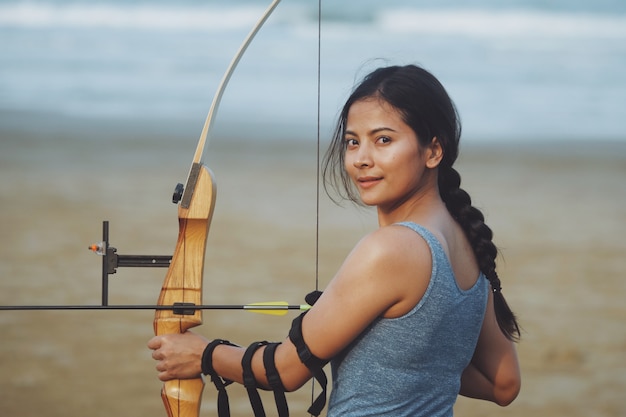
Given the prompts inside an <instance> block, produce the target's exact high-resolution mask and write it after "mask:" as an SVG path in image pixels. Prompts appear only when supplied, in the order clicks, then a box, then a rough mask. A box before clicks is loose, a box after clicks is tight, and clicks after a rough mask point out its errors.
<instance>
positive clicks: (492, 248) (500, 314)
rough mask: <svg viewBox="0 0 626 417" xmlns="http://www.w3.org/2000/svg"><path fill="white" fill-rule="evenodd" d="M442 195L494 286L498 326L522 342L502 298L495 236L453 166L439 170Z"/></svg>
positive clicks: (508, 335) (514, 320)
mask: <svg viewBox="0 0 626 417" xmlns="http://www.w3.org/2000/svg"><path fill="white" fill-rule="evenodd" d="M439 193H440V194H441V198H442V199H443V201H444V202H445V203H446V207H447V208H448V211H449V212H450V214H451V215H452V217H453V218H454V219H455V220H456V221H457V222H458V223H459V225H461V227H462V228H463V231H464V232H465V235H466V236H467V239H468V240H469V241H470V244H471V245H472V248H473V250H474V256H475V257H476V261H477V262H478V266H479V268H480V270H481V271H482V273H483V274H485V276H486V277H487V279H488V280H489V283H490V284H491V290H492V291H493V300H494V307H495V310H496V319H497V321H498V326H500V329H501V330H502V332H503V333H504V334H505V335H506V336H507V337H508V338H509V339H512V340H517V339H519V336H520V329H519V325H518V324H517V319H516V318H515V315H514V314H513V312H512V311H511V309H510V308H509V306H508V304H507V302H506V300H505V299H504V296H503V295H502V287H501V283H500V278H499V277H498V274H497V272H496V257H497V255H498V249H497V248H496V245H495V244H494V243H493V241H492V239H493V232H492V231H491V229H490V228H489V226H487V225H486V224H485V217H484V216H483V213H482V212H481V211H480V210H478V209H477V208H476V207H474V206H472V200H471V198H470V196H469V194H468V193H467V192H465V190H463V189H462V188H461V176H460V175H459V173H458V172H457V171H456V170H455V169H454V168H453V167H452V166H449V165H448V166H446V165H444V166H440V167H439Z"/></svg>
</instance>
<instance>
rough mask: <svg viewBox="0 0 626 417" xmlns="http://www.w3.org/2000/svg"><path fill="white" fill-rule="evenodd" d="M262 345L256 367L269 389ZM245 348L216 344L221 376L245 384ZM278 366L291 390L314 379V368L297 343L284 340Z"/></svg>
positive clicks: (214, 362)
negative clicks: (308, 365) (299, 352)
mask: <svg viewBox="0 0 626 417" xmlns="http://www.w3.org/2000/svg"><path fill="white" fill-rule="evenodd" d="M264 349H265V347H264V346H263V347H261V348H259V349H258V350H257V351H256V352H255V353H254V356H253V357H252V371H253V373H254V376H255V379H256V381H257V384H258V386H259V388H262V389H269V383H268V381H267V376H266V370H265V365H264V364H263V351H264ZM245 350H246V349H245V348H243V347H239V346H228V345H220V346H218V347H216V348H215V350H214V351H213V355H212V365H213V369H214V370H215V372H217V374H218V375H219V376H221V377H222V378H225V379H229V380H231V381H234V382H237V383H240V384H242V383H243V367H242V365H241V361H242V359H243V355H244V353H245ZM275 363H276V368H277V370H278V374H279V375H280V379H281V382H282V384H283V386H284V387H285V389H286V390H287V391H295V390H296V389H298V388H300V387H301V386H302V385H304V384H305V383H306V382H307V381H308V380H309V379H311V376H312V375H311V373H310V371H309V370H308V369H307V368H306V367H305V366H304V365H303V364H302V363H301V362H300V360H299V359H298V357H297V353H296V351H295V348H294V347H293V345H292V344H291V343H290V342H289V341H288V340H286V341H284V342H283V343H282V344H281V345H280V346H279V347H278V348H277V350H276V355H275Z"/></svg>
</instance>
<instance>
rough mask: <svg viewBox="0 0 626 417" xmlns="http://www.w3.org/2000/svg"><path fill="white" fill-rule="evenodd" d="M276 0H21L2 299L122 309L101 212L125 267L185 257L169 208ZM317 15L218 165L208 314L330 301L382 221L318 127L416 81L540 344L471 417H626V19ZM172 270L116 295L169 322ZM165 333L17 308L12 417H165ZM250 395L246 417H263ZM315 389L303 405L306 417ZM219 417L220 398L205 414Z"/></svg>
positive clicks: (257, 319)
mask: <svg viewBox="0 0 626 417" xmlns="http://www.w3.org/2000/svg"><path fill="white" fill-rule="evenodd" d="M268 4H269V1H261V0H248V1H245V0H228V1H226V0H220V1H215V0H205V1H190V0H183V1H171V0H154V1H129V0H118V1H115V0H98V1H72V0H42V1H4V0H0V210H1V212H0V213H1V216H0V230H1V231H2V233H0V305H18V304H98V303H99V302H100V281H99V279H100V271H101V269H100V268H101V266H100V258H98V257H96V256H95V255H93V254H91V253H89V252H88V251H87V249H86V248H87V245H89V244H91V243H94V242H96V241H98V240H99V239H100V237H101V229H102V225H101V222H102V220H109V221H110V222H111V226H110V229H111V238H110V242H111V245H113V246H115V247H117V248H118V253H120V254H150V255H167V254H171V252H172V250H173V247H174V244H175V242H176V234H177V222H176V207H175V206H174V205H173V204H171V203H170V196H171V192H172V190H173V188H174V185H175V184H176V183H177V182H184V180H185V178H186V175H187V171H188V167H189V165H188V164H189V163H190V160H191V158H192V156H193V151H194V150H195V145H196V142H197V140H198V137H199V134H200V131H201V129H202V125H203V123H204V118H205V117H206V113H207V111H208V109H209V106H210V104H211V100H212V98H213V95H214V93H215V91H216V88H217V86H218V84H219V81H220V79H221V77H222V75H223V73H224V71H225V70H226V68H227V66H228V64H229V62H230V60H231V58H232V57H233V55H234V54H235V52H236V50H237V49H238V47H239V45H240V43H241V42H242V40H243V39H244V37H245V36H246V35H247V33H248V31H249V30H250V28H251V27H252V26H253V25H254V23H255V22H256V21H257V19H258V18H259V17H260V15H261V14H262V13H263V10H264V9H265V8H266V7H267V5H268ZM318 16H319V8H318V4H317V2H316V1H310V0H283V1H282V3H281V4H280V5H279V6H278V8H277V9H276V10H275V12H274V14H273V15H272V16H271V17H270V19H269V20H268V22H267V23H266V25H265V26H264V27H263V28H262V29H261V31H260V32H259V34H258V35H257V37H256V38H255V40H254V41H253V42H252V44H251V45H250V47H249V49H248V52H247V53H246V54H245V55H244V56H243V58H242V60H241V62H240V64H239V66H238V67H237V69H236V70H235V73H234V75H233V77H232V79H231V81H230V84H229V86H228V88H227V89H226V92H225V95H224V98H223V101H222V106H221V108H220V111H219V112H218V116H217V119H216V122H215V125H214V130H213V131H212V132H211V134H210V139H211V140H210V143H209V144H208V145H207V147H206V150H205V155H204V159H205V161H206V162H207V164H208V165H209V166H210V167H211V169H212V170H213V171H214V172H215V175H216V181H217V184H218V190H219V191H218V199H217V206H216V211H215V215H214V218H213V224H212V227H211V232H210V234H209V240H208V244H207V261H206V267H205V294H204V296H205V300H204V301H205V302H206V303H220V304H221V303H249V302H254V301H272V300H286V301H289V302H291V303H295V304H298V303H300V302H302V299H303V296H304V294H306V293H307V292H309V291H310V290H312V289H314V288H315V287H316V286H319V287H320V288H322V289H323V287H324V286H325V285H326V284H327V283H328V281H329V280H330V279H331V278H332V275H333V273H334V271H336V269H337V268H338V267H339V265H340V264H341V261H342V259H343V258H344V257H345V255H346V254H347V253H348V251H349V250H350V249H351V248H352V246H353V245H354V244H355V242H356V241H357V240H358V239H359V238H360V237H361V236H363V234H365V233H367V232H368V231H370V230H373V229H374V228H375V227H376V218H375V214H374V213H372V212H371V211H368V210H362V209H356V208H354V207H352V206H350V205H345V207H338V206H335V205H333V204H332V203H331V202H329V201H328V199H327V198H326V196H325V195H324V193H323V190H321V191H320V190H319V188H318V184H317V171H316V165H317V161H318V157H317V154H318V144H317V140H316V138H317V137H318V126H319V137H320V148H321V151H322V152H323V149H324V145H325V143H326V141H327V139H328V137H329V135H330V133H331V131H332V129H333V123H334V119H335V117H336V114H337V112H338V110H339V108H340V107H341V105H342V104H343V101H344V100H345V98H346V97H347V95H348V94H349V92H350V90H351V87H352V86H353V85H354V84H355V82H356V81H358V79H360V78H361V77H362V76H363V75H365V74H367V73H368V72H369V71H370V70H372V69H374V68H376V67H378V66H381V65H390V64H407V63H416V64H419V65H422V66H424V67H425V68H427V69H429V70H430V71H432V72H433V73H434V74H435V75H436V76H437V77H438V78H439V79H440V80H441V82H442V83H443V84H444V85H445V86H446V88H447V89H448V91H449V93H450V95H451V96H452V98H453V99H454V100H455V102H456V104H457V107H458V109H459V112H460V114H461V118H462V121H463V129H464V130H463V132H464V133H463V139H462V152H461V157H460V160H459V171H460V172H461V174H462V176H463V187H464V188H465V189H466V190H467V191H468V192H469V193H470V194H471V196H472V199H473V201H474V204H475V205H476V206H478V207H479V208H480V209H481V210H483V211H484V213H485V215H486V218H487V222H488V224H489V225H490V226H491V227H492V228H493V230H494V231H495V240H496V244H497V245H498V246H499V247H500V249H501V252H502V257H501V258H500V260H499V264H498V265H499V266H498V268H499V271H500V272H499V274H500V276H501V277H502V278H503V284H504V291H505V294H506V296H507V299H508V300H509V302H510V304H511V305H512V306H513V309H514V310H515V311H516V313H517V314H518V315H519V317H520V320H521V322H522V325H523V327H524V334H523V339H522V343H520V345H519V351H520V359H521V363H522V372H523V375H524V386H523V390H522V393H521V394H520V397H519V398H518V400H517V401H516V402H515V403H514V404H513V405H511V406H510V407H509V408H506V409H500V408H499V407H497V406H495V405H492V404H486V403H482V402H477V401H468V400H465V399H461V400H460V401H459V404H458V405H457V410H456V411H457V414H458V415H464V416H495V415H498V416H500V415H507V416H526V415H529V413H538V414H539V415H546V416H548V415H549V416H568V417H571V416H575V417H576V416H581V417H582V416H585V417H587V416H600V417H603V416H606V417H618V416H620V417H621V416H624V415H626V400H625V399H624V396H623V392H624V390H625V389H626V365H625V364H624V360H623V358H624V354H625V353H626V321H625V318H626V306H625V304H624V302H623V300H624V297H625V295H626V280H624V279H623V276H624V271H625V270H626V243H625V242H626V241H625V240H624V239H623V236H624V235H626V183H625V182H624V178H626V121H625V120H626V3H625V2H623V1H619V0H612V1H610V0H558V1H557V0H555V1H549V2H546V1H539V0H528V1H523V0H517V1H504V0H500V1H498V0H439V1H436V0H428V1H421V0H420V1H415V0H386V1H384V2H382V1H377V0H343V1H340V2H332V1H323V2H322V5H321V37H319V36H318V34H319V32H318V29H319V22H320V20H319V19H318ZM318 45H319V46H320V49H319V59H318ZM318 78H319V84H318ZM318 86H319V88H318ZM318 103H319V109H320V113H319V125H318ZM318 191H319V193H318ZM318 197H319V199H320V200H319V201H320V202H319V210H318V209H317V208H316V205H317V204H316V203H317V199H318ZM164 275H165V272H164V271H163V270H158V269H157V270H150V269H145V270H136V269H135V270H128V269H127V270H119V271H118V273H117V274H116V275H114V276H112V277H111V284H110V285H111V288H110V302H111V303H112V304H134V303H137V304H152V303H154V302H155V300H156V298H157V296H158V292H159V290H160V283H161V282H162V280H163V277H164ZM152 316H153V313H152V312H149V311H145V312H124V311H116V312H113V311H103V312H73V311H66V312H63V311H57V312H51V311H47V312H16V311H0V330H1V331H2V338H1V340H2V341H1V342H0V414H2V415H13V416H19V417H21V416H25V417H26V416H28V417H30V416H41V417H56V416H78V415H84V414H85V413H89V415H91V416H95V417H98V416H105V415H106V416H110V415H133V416H149V415H150V416H154V415H165V412H164V411H163V407H162V405H161V401H160V399H159V398H158V397H159V395H158V391H159V389H160V383H159V382H158V381H157V380H156V374H155V372H154V370H153V367H154V364H153V361H152V360H151V359H150V352H149V351H148V350H147V348H145V344H146V342H147V340H148V339H149V338H150V337H151V335H152V326H151V321H152ZM293 317H294V314H289V315H287V316H284V317H269V316H260V315H253V314H249V313H243V312H228V311H227V312H210V313H209V312H207V313H205V324H204V325H203V326H202V328H200V329H199V330H198V331H199V332H201V333H202V334H204V335H206V336H207V337H210V338H215V337H222V338H228V339H230V340H233V341H236V342H239V343H241V344H247V343H249V342H251V341H253V340H261V339H269V340H280V339H281V338H283V337H284V336H285V335H286V333H287V330H288V328H289V325H290V322H291V320H292V319H293ZM232 390H233V392H232V394H231V395H232V398H233V406H232V407H233V415H234V416H245V415H250V406H249V404H248V403H247V399H246V397H245V393H244V392H243V391H242V390H238V389H237V388H236V387H233V388H232ZM310 396H311V395H310V390H309V389H303V390H302V392H299V393H295V394H292V395H291V398H290V407H291V409H292V415H305V410H306V408H307V404H309V403H310ZM264 398H265V400H266V409H267V411H268V414H270V415H273V414H272V413H274V409H273V406H272V399H271V397H264ZM215 410H216V409H215V390H214V388H212V386H211V385H208V386H207V388H206V389H205V396H204V401H203V409H202V412H203V413H202V415H215V414H216V412H215Z"/></svg>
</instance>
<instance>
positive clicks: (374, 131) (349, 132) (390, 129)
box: [345, 127, 396, 136]
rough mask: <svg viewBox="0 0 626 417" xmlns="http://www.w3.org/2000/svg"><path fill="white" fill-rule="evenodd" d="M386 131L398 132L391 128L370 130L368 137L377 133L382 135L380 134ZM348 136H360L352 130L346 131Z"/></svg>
mask: <svg viewBox="0 0 626 417" xmlns="http://www.w3.org/2000/svg"><path fill="white" fill-rule="evenodd" d="M384 131H389V132H396V130H395V129H392V128H390V127H377V128H376V129H372V130H370V131H369V132H367V133H368V135H373V134H376V133H380V132H384ZM345 134H346V135H354V136H358V135H357V134H356V133H355V132H353V131H352V130H346V131H345Z"/></svg>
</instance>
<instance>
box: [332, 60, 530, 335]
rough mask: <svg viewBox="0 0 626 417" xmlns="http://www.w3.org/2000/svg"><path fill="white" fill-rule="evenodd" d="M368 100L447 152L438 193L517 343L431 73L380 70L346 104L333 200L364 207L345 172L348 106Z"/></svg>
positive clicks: (455, 135) (457, 127) (442, 95)
mask: <svg viewBox="0 0 626 417" xmlns="http://www.w3.org/2000/svg"><path fill="white" fill-rule="evenodd" d="M365 98H380V99H382V100H384V101H385V102H387V103H389V104H390V105H391V106H392V107H394V108H395V109H396V110H397V111H399V112H400V114H401V115H402V117H403V119H404V122H405V123H406V124H407V125H408V126H410V127H411V128H412V129H413V131H414V132H415V134H416V135H417V138H418V140H419V141H420V144H421V145H422V146H428V145H429V144H430V142H431V140H432V139H433V138H435V137H436V138H437V139H438V141H439V143H440V144H441V147H442V149H443V158H442V160H441V163H440V164H439V167H438V169H439V172H438V182H439V183H438V186H439V194H440V195H441V198H442V200H443V201H444V203H445V204H446V207H447V209H448V211H449V212H450V214H451V216H452V217H453V218H454V219H455V220H456V222H458V224H459V225H460V226H461V228H462V229H463V231H464V233H465V236H466V237H467V239H468V241H469V242H470V244H471V246H472V249H473V252H474V256H475V257H476V261H477V262H478V266H479V268H480V270H481V272H482V273H483V274H484V275H485V277H487V279H488V280H489V283H490V284H491V290H492V291H493V296H494V306H495V312H496V318H497V321H498V325H499V327H500V329H501V330H502V332H503V333H504V335H505V336H506V337H507V338H509V339H511V340H517V339H518V338H519V336H520V329H519V325H518V323H517V319H516V317H515V315H514V314H513V312H512V311H511V309H510V308H509V306H508V305H507V303H506V300H505V299H504V296H503V295H502V287H501V283H500V278H499V277H498V274H497V273H496V257H497V255H498V249H497V248H496V246H495V244H494V243H493V241H492V238H493V233H492V231H491V229H490V228H489V227H488V226H487V225H486V224H485V218H484V216H483V214H482V213H481V211H480V210H479V209H477V208H476V207H474V206H472V201H471V198H470V196H469V194H468V193H467V192H465V191H464V190H463V189H462V188H461V176H460V175H459V173H458V172H457V171H456V170H455V169H454V168H453V164H454V162H455V160H456V158H457V156H458V152H459V139H460V137H461V124H460V121H459V116H458V113H457V110H456V107H455V105H454V103H453V102H452V100H451V99H450V97H449V96H448V93H447V92H446V90H445V88H444V87H443V86H442V85H441V83H440V82H439V81H438V80H437V79H436V78H435V77H434V76H433V75H432V74H431V73H429V72H428V71H426V70H424V69H423V68H420V67H417V66H415V65H407V66H402V67H401V66H391V67H385V68H379V69H377V70H375V71H374V72H372V73H370V74H369V75H367V76H366V77H365V78H364V79H363V81H362V82H361V83H360V84H359V85H358V86H357V87H356V89H355V90H354V91H353V92H352V94H351V95H350V97H349V98H348V100H347V101H346V104H345V105H344V107H343V109H342V111H341V113H340V115H339V121H338V123H337V127H336V129H335V132H334V135H333V138H332V142H331V144H330V146H329V148H328V150H327V152H326V155H325V156H324V160H323V163H322V165H323V171H322V172H323V177H324V188H325V189H326V192H327V193H328V194H329V196H331V198H333V197H332V195H331V193H330V190H329V187H331V188H332V189H334V190H335V191H336V193H337V195H338V196H339V197H340V198H341V199H347V200H350V201H353V202H355V203H357V204H362V203H361V201H360V199H359V196H358V192H357V191H356V190H355V189H354V186H353V184H352V182H351V181H350V177H349V176H348V174H347V172H346V170H345V169H344V158H345V153H344V152H345V141H344V134H345V129H346V122H347V118H348V112H349V110H350V107H351V106H352V104H354V103H355V102H357V101H359V100H363V99H365ZM333 199H334V200H335V201H336V199H335V198H333Z"/></svg>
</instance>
